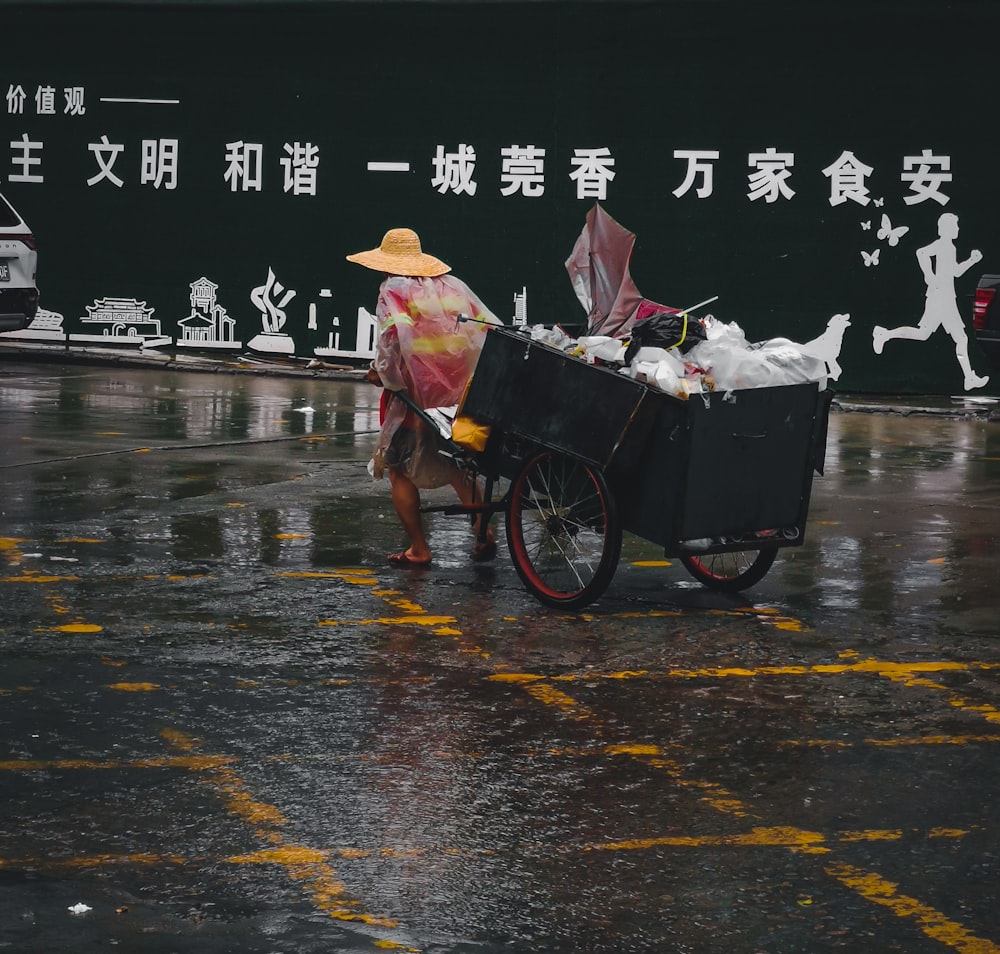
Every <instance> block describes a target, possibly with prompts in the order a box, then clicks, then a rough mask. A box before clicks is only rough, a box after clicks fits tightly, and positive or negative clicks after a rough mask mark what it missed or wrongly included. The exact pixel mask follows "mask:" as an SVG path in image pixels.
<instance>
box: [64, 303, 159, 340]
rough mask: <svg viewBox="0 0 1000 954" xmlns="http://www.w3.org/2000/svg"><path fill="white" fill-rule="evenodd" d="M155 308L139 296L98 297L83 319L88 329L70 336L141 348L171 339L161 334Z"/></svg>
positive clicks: (81, 321)
mask: <svg viewBox="0 0 1000 954" xmlns="http://www.w3.org/2000/svg"><path fill="white" fill-rule="evenodd" d="M155 310H156V309H155V308H151V307H150V306H149V305H147V304H146V303H145V302H144V301H139V300H138V299H135V298H95V299H94V304H93V305H87V314H86V315H85V316H84V317H81V318H80V323H81V324H82V325H83V326H84V327H85V328H87V329H88V330H87V331H86V332H84V333H82V334H72V335H70V336H69V337H70V341H95V342H101V343H102V344H126V345H132V346H139V347H142V346H143V345H149V344H151V343H153V342H156V343H157V344H160V343H163V342H165V341H168V340H169V339H164V337H163V335H162V334H161V333H160V319H159V318H154V317H153V312H154V311H155ZM91 329H92V330H91Z"/></svg>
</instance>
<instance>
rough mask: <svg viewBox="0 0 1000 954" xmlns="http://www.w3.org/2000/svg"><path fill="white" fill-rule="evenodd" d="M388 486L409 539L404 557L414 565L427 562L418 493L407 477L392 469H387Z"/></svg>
mask: <svg viewBox="0 0 1000 954" xmlns="http://www.w3.org/2000/svg"><path fill="white" fill-rule="evenodd" d="M389 485H390V488H391V493H392V505H393V506H394V507H395V508H396V514H397V515H398V516H399V522H400V523H401V524H402V525H403V530H404V531H405V533H406V535H407V537H409V539H410V546H409V548H408V549H407V550H406V551H404V553H405V556H406V557H408V558H409V559H410V560H412V561H413V562H416V563H427V562H429V561H430V558H431V551H430V547H428V546H427V537H425V536H424V527H423V522H422V521H421V519H420V491H419V490H418V489H417V487H416V484H414V483H413V481H412V480H410V478H409V477H407V476H406V475H405V474H403V473H401V472H400V471H398V470H396V469H395V468H393V467H390V468H389Z"/></svg>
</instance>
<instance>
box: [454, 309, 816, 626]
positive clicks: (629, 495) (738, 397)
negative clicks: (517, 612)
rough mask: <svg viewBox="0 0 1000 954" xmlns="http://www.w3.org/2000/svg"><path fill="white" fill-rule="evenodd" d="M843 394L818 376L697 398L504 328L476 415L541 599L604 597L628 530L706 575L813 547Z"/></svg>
mask: <svg viewBox="0 0 1000 954" xmlns="http://www.w3.org/2000/svg"><path fill="white" fill-rule="evenodd" d="M829 407H830V394H829V392H827V391H821V390H820V386H819V385H818V384H815V383H812V384H799V385H788V386H784V387H773V388H759V389H753V390H741V391H729V392H712V393H706V394H695V395H692V396H691V397H690V398H689V399H688V400H682V399H680V398H678V397H676V396H674V395H670V394H666V393H664V392H662V391H660V390H658V389H656V388H654V387H652V386H650V385H647V384H644V383H641V382H639V381H636V380H633V379H631V378H629V377H628V376H626V375H623V374H621V373H619V372H617V371H614V370H611V369H610V368H604V367H599V366H594V365H590V364H588V363H586V362H585V361H583V360H582V359H580V358H578V357H575V356H572V355H569V354H566V353H564V352H562V351H560V350H558V349H556V348H553V347H550V346H548V345H545V344H541V343H538V342H535V341H532V340H531V339H530V338H528V337H527V336H525V335H523V334H519V333H517V332H514V331H512V330H509V329H505V328H491V329H490V330H489V333H488V334H487V336H486V341H485V344H484V347H483V351H482V354H481V356H480V359H479V363H478V365H477V368H476V371H475V374H474V375H473V378H472V381H471V383H470V386H469V389H468V392H467V394H466V397H465V400H464V402H463V406H462V413H463V414H464V415H466V416H468V417H472V418H474V419H476V420H477V421H479V422H481V423H483V424H488V425H490V426H491V427H492V434H491V437H490V442H489V444H488V446H487V451H486V453H484V454H483V455H481V457H480V459H479V465H480V469H481V470H482V471H483V472H485V473H486V474H487V476H501V475H502V476H508V477H511V478H512V484H511V487H510V490H509V491H508V493H507V495H506V497H505V498H504V502H503V503H502V504H501V505H497V506H492V505H487V506H488V507H490V508H491V511H492V510H497V509H504V510H505V511H506V516H507V521H506V529H507V541H508V547H509V549H510V553H511V557H512V559H513V561H514V565H515V567H516V568H517V571H518V573H519V575H520V576H521V579H522V581H523V582H524V583H525V585H526V587H527V588H528V589H529V590H530V591H531V592H532V593H533V594H534V595H535V596H536V597H537V598H538V599H540V600H541V601H542V602H545V603H548V604H550V605H555V606H566V607H578V606H583V605H586V604H587V603H589V602H591V601H593V600H594V599H596V598H597V597H598V596H599V595H600V594H601V593H602V592H603V591H604V589H605V588H606V586H607V584H608V583H609V582H610V579H611V577H612V575H613V574H614V571H615V568H616V566H617V562H618V556H619V553H620V548H621V534H622V531H623V530H628V531H630V532H632V533H635V534H636V535H638V536H641V537H643V538H645V539H648V540H650V541H652V542H654V543H657V544H659V545H661V546H662V547H663V548H664V552H665V554H666V555H668V556H679V557H680V559H681V561H682V563H683V564H684V566H685V567H687V569H688V570H689V572H690V573H691V574H692V575H693V576H694V577H695V578H696V579H698V580H700V581H701V582H702V583H705V584H706V585H708V586H712V587H715V588H718V589H724V590H739V589H744V588H746V587H748V586H752V585H753V584H754V583H756V582H758V581H759V580H760V579H761V578H762V577H763V576H764V574H765V573H766V572H767V570H768V569H769V568H770V566H771V564H772V563H773V562H774V559H775V555H776V553H777V551H778V549H779V548H780V547H783V546H793V545H797V544H801V542H802V540H803V537H804V532H805V521H806V517H807V513H808V505H809V496H810V492H811V487H812V473H813V470H814V468H815V469H818V470H820V471H821V470H822V459H823V452H824V450H825V443H826V425H827V416H828V413H829Z"/></svg>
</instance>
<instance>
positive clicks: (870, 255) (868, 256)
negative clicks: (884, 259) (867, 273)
mask: <svg viewBox="0 0 1000 954" xmlns="http://www.w3.org/2000/svg"><path fill="white" fill-rule="evenodd" d="M878 253H879V249H875V251H874V252H866V251H864V250H863V249H862V251H861V257H862V259H864V263H865V268H869V267H870V266H872V265H878Z"/></svg>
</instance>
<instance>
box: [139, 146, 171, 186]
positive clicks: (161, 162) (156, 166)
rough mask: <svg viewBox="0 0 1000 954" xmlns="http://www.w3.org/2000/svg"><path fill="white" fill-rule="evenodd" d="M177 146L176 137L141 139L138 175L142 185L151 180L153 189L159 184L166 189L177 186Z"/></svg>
mask: <svg viewBox="0 0 1000 954" xmlns="http://www.w3.org/2000/svg"><path fill="white" fill-rule="evenodd" d="M177 146H178V142H177V140H176V139H143V141H142V172H141V173H140V175H139V181H140V182H141V183H142V184H143V185H145V184H146V183H149V182H152V183H153V188H154V189H159V188H160V186H161V185H162V186H163V187H164V188H166V189H176V188H177ZM164 179H166V181H164Z"/></svg>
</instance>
